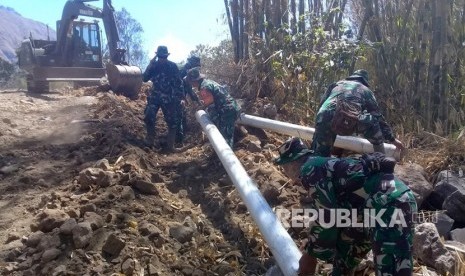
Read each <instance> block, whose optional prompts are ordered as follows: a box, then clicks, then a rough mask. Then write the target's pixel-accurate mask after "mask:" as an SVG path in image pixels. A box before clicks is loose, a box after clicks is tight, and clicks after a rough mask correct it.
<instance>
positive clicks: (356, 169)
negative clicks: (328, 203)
mask: <svg viewBox="0 0 465 276" xmlns="http://www.w3.org/2000/svg"><path fill="white" fill-rule="evenodd" d="M383 175H384V174H383V173H373V174H369V175H367V174H365V172H364V170H363V165H362V162H361V161H360V160H358V159H353V158H331V157H319V156H318V157H317V156H315V157H310V158H309V159H308V160H307V162H305V164H304V165H303V166H302V167H301V170H300V179H301V181H302V185H303V186H304V187H305V188H306V189H309V190H312V189H315V187H317V186H325V188H326V189H325V190H329V191H331V192H332V193H334V195H336V198H338V200H339V201H340V202H338V203H339V204H340V205H345V204H344V203H345V202H346V203H350V206H353V207H355V208H363V207H364V206H365V204H366V201H367V200H368V199H369V197H370V196H371V195H373V194H375V193H378V192H379V190H380V188H381V187H380V183H381V181H382V177H383ZM394 183H395V184H394V187H395V189H394V190H393V191H390V192H389V193H387V194H386V195H385V196H384V198H383V199H384V200H385V202H384V203H383V204H388V203H389V202H392V201H394V200H396V199H397V197H398V196H400V195H401V194H403V193H404V192H405V191H407V190H409V189H408V187H407V186H406V185H405V184H404V183H403V182H402V181H400V180H399V179H397V178H394ZM328 198H330V196H328Z"/></svg>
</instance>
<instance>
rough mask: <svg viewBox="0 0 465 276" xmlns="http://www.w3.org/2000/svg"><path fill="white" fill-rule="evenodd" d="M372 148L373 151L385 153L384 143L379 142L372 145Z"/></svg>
mask: <svg viewBox="0 0 465 276" xmlns="http://www.w3.org/2000/svg"><path fill="white" fill-rule="evenodd" d="M373 150H374V152H381V153H384V154H385V153H386V151H385V150H384V144H379V145H373Z"/></svg>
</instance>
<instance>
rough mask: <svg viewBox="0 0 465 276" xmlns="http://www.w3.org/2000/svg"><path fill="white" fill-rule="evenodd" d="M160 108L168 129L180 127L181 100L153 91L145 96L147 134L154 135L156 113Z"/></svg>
mask: <svg viewBox="0 0 465 276" xmlns="http://www.w3.org/2000/svg"><path fill="white" fill-rule="evenodd" d="M160 108H161V111H162V112H163V117H164V119H165V122H166V125H167V127H168V129H176V130H177V129H178V128H179V127H181V117H180V116H181V108H182V106H181V102H180V101H179V100H177V99H174V98H172V97H170V96H168V95H164V94H161V93H153V94H152V95H150V96H149V97H148V98H147V106H146V107H145V111H144V115H145V117H144V122H145V127H146V129H147V134H148V135H155V124H156V121H157V113H158V110H159V109H160Z"/></svg>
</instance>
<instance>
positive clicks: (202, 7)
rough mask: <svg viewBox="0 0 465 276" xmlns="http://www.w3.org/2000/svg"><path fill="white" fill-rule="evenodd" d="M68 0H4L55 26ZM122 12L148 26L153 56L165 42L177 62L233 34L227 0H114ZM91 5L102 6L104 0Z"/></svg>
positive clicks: (146, 36)
mask: <svg viewBox="0 0 465 276" xmlns="http://www.w3.org/2000/svg"><path fill="white" fill-rule="evenodd" d="M65 3H66V0H0V5H2V6H6V7H10V8H13V9H14V10H15V11H16V12H18V13H19V14H21V15H22V16H23V17H27V18H30V19H33V20H36V21H39V22H42V23H44V24H47V25H49V26H50V27H51V28H53V29H55V26H56V21H57V20H59V19H60V17H61V13H62V11H63V7H64V5H65ZM112 3H113V7H114V8H115V9H116V10H117V11H119V10H121V9H122V8H125V9H126V10H127V11H128V12H129V14H130V15H131V16H132V17H133V18H134V19H135V20H137V21H138V22H139V23H140V24H141V25H142V28H143V29H144V36H143V39H144V48H145V49H146V51H147V52H148V55H149V57H150V58H152V57H153V56H154V54H155V51H156V49H157V47H158V45H165V46H167V47H168V50H169V52H170V56H169V59H170V60H172V61H174V62H182V61H184V60H186V58H187V57H188V55H189V53H190V51H192V50H194V49H195V46H197V45H199V44H204V45H211V46H217V45H218V43H219V42H220V41H221V40H223V39H227V38H228V37H229V30H228V25H227V23H226V21H225V19H224V18H225V16H224V14H225V9H224V1H223V0H113V1H112ZM88 4H90V5H93V6H96V7H99V8H101V7H102V4H103V0H98V1H91V2H88Z"/></svg>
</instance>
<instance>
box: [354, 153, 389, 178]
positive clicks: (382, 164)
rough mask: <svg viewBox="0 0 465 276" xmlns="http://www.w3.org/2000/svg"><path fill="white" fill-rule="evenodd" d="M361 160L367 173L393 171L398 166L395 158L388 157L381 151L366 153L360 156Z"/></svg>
mask: <svg viewBox="0 0 465 276" xmlns="http://www.w3.org/2000/svg"><path fill="white" fill-rule="evenodd" d="M360 161H361V162H362V165H363V171H364V172H365V174H366V175H368V174H371V173H377V172H384V173H393V172H394V167H395V166H396V160H395V159H394V158H390V157H386V155H384V154H383V153H380V152H373V153H365V154H363V155H362V157H361V158H360Z"/></svg>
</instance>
